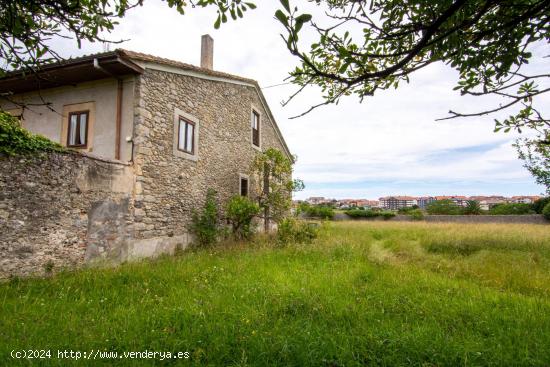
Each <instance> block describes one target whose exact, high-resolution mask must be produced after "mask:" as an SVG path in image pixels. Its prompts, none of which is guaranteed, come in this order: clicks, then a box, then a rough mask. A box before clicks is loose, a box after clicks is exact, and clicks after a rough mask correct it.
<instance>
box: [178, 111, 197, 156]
mask: <svg viewBox="0 0 550 367" xmlns="http://www.w3.org/2000/svg"><path fill="white" fill-rule="evenodd" d="M178 150H181V151H183V152H185V153H189V154H195V123H194V122H191V121H189V120H186V119H184V118H182V117H180V119H179V130H178Z"/></svg>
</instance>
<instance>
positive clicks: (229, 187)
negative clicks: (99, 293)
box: [0, 69, 285, 278]
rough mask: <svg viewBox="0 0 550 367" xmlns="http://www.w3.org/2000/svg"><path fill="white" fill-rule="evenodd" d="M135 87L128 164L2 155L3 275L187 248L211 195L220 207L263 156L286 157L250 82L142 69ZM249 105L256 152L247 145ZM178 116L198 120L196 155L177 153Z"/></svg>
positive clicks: (252, 190) (62, 156)
mask: <svg viewBox="0 0 550 367" xmlns="http://www.w3.org/2000/svg"><path fill="white" fill-rule="evenodd" d="M134 88H135V89H134V93H133V95H134V106H133V107H132V108H133V110H134V115H133V120H134V132H133V139H132V140H133V144H134V147H133V150H132V151H133V157H132V158H133V162H132V163H128V164H126V163H122V162H118V161H116V162H115V161H108V160H101V159H98V158H94V157H91V156H87V155H83V154H79V153H63V154H60V153H54V154H44V155H42V156H40V157H32V158H27V157H25V158H22V157H0V164H1V165H0V278H7V277H9V276H14V275H15V276H22V275H29V274H44V273H45V272H48V271H50V270H52V269H53V270H54V271H55V270H58V269H61V268H74V267H78V266H80V265H83V264H85V263H96V262H105V261H107V262H121V261H126V260H134V259H139V258H144V257H154V256H157V255H159V254H162V253H173V252H174V251H175V249H176V248H178V247H179V248H185V247H186V246H187V245H188V244H189V243H190V242H191V236H190V235H189V233H188V226H189V224H190V221H191V216H192V213H193V211H194V210H200V208H201V207H202V205H203V203H204V200H205V196H206V192H207V190H208V189H210V188H211V189H214V190H216V191H217V193H218V201H219V204H220V208H223V205H224V204H225V203H226V202H227V201H228V200H229V198H230V197H231V196H233V195H238V194H239V183H240V176H241V175H249V173H250V172H249V170H250V165H251V163H252V161H253V159H254V157H255V156H256V155H257V154H258V153H259V152H260V151H261V150H265V149H267V148H269V147H274V148H277V149H279V150H281V151H285V146H284V144H283V143H282V141H281V140H280V138H279V135H278V133H277V130H276V128H275V127H274V125H273V124H272V121H271V120H270V119H271V116H270V113H269V111H267V110H266V109H265V108H264V103H263V102H264V101H263V100H262V99H261V97H260V96H259V95H258V92H257V90H256V89H255V87H254V86H251V85H245V84H242V83H241V84H235V83H230V82H224V81H219V80H218V81H215V80H209V79H204V78H199V77H191V76H185V75H180V74H175V73H169V72H164V71H155V70H151V69H147V70H146V71H145V73H144V74H143V75H142V76H141V77H139V78H137V79H136V81H135V84H134ZM252 109H255V110H256V111H257V112H259V113H260V115H261V129H260V134H261V149H258V148H256V147H253V145H252V134H251V125H250V122H251V114H252ZM176 111H181V112H183V113H185V114H187V115H189V116H192V117H193V118H194V119H196V120H197V121H198V122H199V131H198V142H197V145H196V148H197V149H198V152H197V153H198V154H197V156H196V157H195V158H194V159H187V158H186V157H184V156H181V155H178V154H174V129H175V126H174V115H175V112H176ZM249 180H250V190H249V192H250V196H251V197H252V198H254V197H255V192H256V189H255V187H256V186H255V183H254V180H253V177H251V176H250V175H249Z"/></svg>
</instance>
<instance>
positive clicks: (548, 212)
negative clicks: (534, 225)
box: [542, 202, 550, 220]
mask: <svg viewBox="0 0 550 367" xmlns="http://www.w3.org/2000/svg"><path fill="white" fill-rule="evenodd" d="M542 215H544V218H546V219H548V220H550V202H549V203H548V204H546V206H545V207H544V209H542Z"/></svg>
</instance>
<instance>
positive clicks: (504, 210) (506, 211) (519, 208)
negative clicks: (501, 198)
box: [489, 204, 532, 215]
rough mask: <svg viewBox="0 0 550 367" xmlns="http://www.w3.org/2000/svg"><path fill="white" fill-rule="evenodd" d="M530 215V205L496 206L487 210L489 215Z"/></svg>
mask: <svg viewBox="0 0 550 367" xmlns="http://www.w3.org/2000/svg"><path fill="white" fill-rule="evenodd" d="M529 213H532V206H531V205H530V204H497V205H495V206H494V207H492V208H491V209H490V210H489V214H495V215H512V214H529Z"/></svg>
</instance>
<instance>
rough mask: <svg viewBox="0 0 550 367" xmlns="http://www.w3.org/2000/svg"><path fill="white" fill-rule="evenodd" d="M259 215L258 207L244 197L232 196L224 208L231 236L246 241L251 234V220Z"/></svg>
mask: <svg viewBox="0 0 550 367" xmlns="http://www.w3.org/2000/svg"><path fill="white" fill-rule="evenodd" d="M259 213H260V207H259V206H258V204H256V203H254V202H253V201H252V200H250V199H249V198H247V197H245V196H233V197H232V198H231V199H230V200H229V202H228V203H227V206H226V215H227V219H228V220H229V223H230V224H231V230H232V233H233V236H234V237H235V238H237V239H248V238H250V237H251V236H252V234H253V228H252V226H251V224H252V220H253V219H254V217H255V216H256V215H258V214H259Z"/></svg>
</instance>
